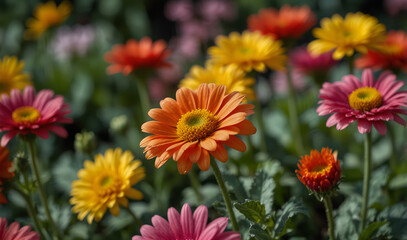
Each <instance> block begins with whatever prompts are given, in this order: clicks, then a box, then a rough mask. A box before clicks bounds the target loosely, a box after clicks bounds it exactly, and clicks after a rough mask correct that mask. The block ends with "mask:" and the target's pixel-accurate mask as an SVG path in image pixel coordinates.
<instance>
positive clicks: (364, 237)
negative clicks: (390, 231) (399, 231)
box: [358, 221, 387, 240]
mask: <svg viewBox="0 0 407 240" xmlns="http://www.w3.org/2000/svg"><path fill="white" fill-rule="evenodd" d="M386 223H387V221H382V222H372V223H371V224H369V225H368V226H367V227H366V228H365V229H364V230H363V232H362V233H361V234H360V235H359V238H358V240H369V239H371V238H370V237H371V236H372V234H373V233H374V232H375V231H376V230H377V229H379V228H380V227H381V226H383V225H384V224H386Z"/></svg>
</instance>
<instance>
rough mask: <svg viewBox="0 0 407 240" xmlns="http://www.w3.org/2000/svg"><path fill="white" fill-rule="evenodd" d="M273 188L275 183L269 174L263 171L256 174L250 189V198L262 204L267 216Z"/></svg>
mask: <svg viewBox="0 0 407 240" xmlns="http://www.w3.org/2000/svg"><path fill="white" fill-rule="evenodd" d="M275 188H276V183H275V182H274V179H273V178H272V177H271V176H270V175H269V174H267V173H266V172H264V171H263V170H261V171H258V172H257V173H256V176H255V177H254V181H253V183H252V187H251V189H250V196H251V198H252V199H254V200H258V201H260V203H262V204H264V206H265V210H266V214H267V215H269V214H271V210H272V207H273V200H274V189H275Z"/></svg>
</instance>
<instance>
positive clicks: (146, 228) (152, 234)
mask: <svg viewBox="0 0 407 240" xmlns="http://www.w3.org/2000/svg"><path fill="white" fill-rule="evenodd" d="M140 233H141V235H142V236H143V238H146V239H160V238H161V236H160V234H158V232H157V231H156V230H155V228H153V227H152V226H150V225H143V226H141V228H140Z"/></svg>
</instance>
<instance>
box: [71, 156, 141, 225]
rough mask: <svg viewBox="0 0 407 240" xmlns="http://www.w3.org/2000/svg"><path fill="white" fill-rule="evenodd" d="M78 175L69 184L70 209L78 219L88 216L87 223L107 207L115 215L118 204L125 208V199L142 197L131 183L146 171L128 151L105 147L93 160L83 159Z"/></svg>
mask: <svg viewBox="0 0 407 240" xmlns="http://www.w3.org/2000/svg"><path fill="white" fill-rule="evenodd" d="M78 177H79V179H78V180H75V181H73V183H72V191H71V196H72V198H71V199H70V203H71V204H72V205H74V206H73V207H72V212H74V213H79V215H78V219H79V220H81V221H82V220H83V219H84V218H85V217H86V215H87V216H88V217H87V221H88V223H89V224H91V223H92V222H93V220H95V221H96V222H99V221H100V220H101V219H102V218H103V215H104V214H105V212H106V210H107V209H108V208H109V210H110V212H111V213H112V214H113V215H114V216H118V215H119V214H120V208H119V205H121V206H123V207H126V208H127V207H128V205H129V200H128V198H130V199H134V200H140V199H143V194H142V193H141V192H140V191H138V190H136V189H134V188H132V186H133V185H135V184H136V183H138V182H140V181H141V180H143V179H144V178H145V170H144V167H142V166H141V161H140V160H134V156H133V154H132V153H131V152H130V151H125V152H123V150H122V149H121V148H116V149H108V150H107V151H106V152H105V154H104V155H102V154H98V155H96V156H95V161H94V162H93V161H90V160H87V161H85V164H84V168H83V169H81V170H79V172H78Z"/></svg>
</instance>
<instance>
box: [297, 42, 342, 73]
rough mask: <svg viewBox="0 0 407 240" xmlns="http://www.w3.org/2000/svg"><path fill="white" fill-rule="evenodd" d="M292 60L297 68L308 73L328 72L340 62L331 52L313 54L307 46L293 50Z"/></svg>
mask: <svg viewBox="0 0 407 240" xmlns="http://www.w3.org/2000/svg"><path fill="white" fill-rule="evenodd" d="M290 61H291V63H292V64H293V65H294V67H295V68H297V69H299V70H300V71H302V72H304V73H307V74H314V73H318V72H326V71H328V70H329V69H331V68H332V67H333V66H335V65H336V64H337V63H338V61H336V60H334V59H333V58H332V53H331V52H327V53H323V54H321V55H317V56H313V55H311V54H310V53H309V52H308V50H307V47H305V46H304V47H298V48H296V49H294V50H293V51H291V53H290Z"/></svg>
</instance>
